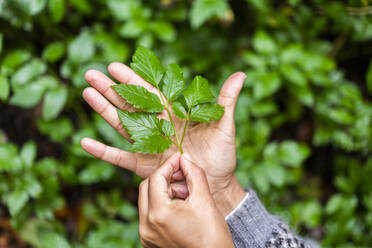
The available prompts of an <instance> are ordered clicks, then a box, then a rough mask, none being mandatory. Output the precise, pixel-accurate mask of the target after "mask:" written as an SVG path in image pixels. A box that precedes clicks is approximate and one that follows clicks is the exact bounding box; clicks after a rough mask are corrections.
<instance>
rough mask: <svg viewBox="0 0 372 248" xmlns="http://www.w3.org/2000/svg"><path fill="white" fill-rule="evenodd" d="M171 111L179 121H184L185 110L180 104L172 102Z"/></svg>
mask: <svg viewBox="0 0 372 248" xmlns="http://www.w3.org/2000/svg"><path fill="white" fill-rule="evenodd" d="M172 110H173V113H174V114H175V115H176V116H177V117H178V118H180V119H186V116H187V113H186V110H185V108H184V107H183V105H182V103H180V102H173V103H172Z"/></svg>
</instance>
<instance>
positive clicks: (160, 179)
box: [149, 153, 180, 204]
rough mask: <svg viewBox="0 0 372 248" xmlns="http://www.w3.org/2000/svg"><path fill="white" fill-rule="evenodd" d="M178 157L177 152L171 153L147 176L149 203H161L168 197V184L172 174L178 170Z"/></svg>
mask: <svg viewBox="0 0 372 248" xmlns="http://www.w3.org/2000/svg"><path fill="white" fill-rule="evenodd" d="M179 159H180V154H179V153H175V154H173V155H172V156H171V157H170V158H169V159H168V160H167V161H166V162H165V163H164V164H163V165H161V166H160V167H159V168H158V169H157V170H156V171H155V172H154V173H153V174H152V176H151V177H150V178H149V201H150V204H158V203H160V204H162V203H164V201H165V200H167V199H170V196H169V185H170V182H171V178H172V175H173V174H174V172H176V171H178V170H179ZM159 201H160V202H159Z"/></svg>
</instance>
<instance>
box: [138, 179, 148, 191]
mask: <svg viewBox="0 0 372 248" xmlns="http://www.w3.org/2000/svg"><path fill="white" fill-rule="evenodd" d="M147 181H148V179H146V180H143V181H142V182H141V183H140V185H139V190H140V191H142V190H143V188H144V187H145V186H146V184H147Z"/></svg>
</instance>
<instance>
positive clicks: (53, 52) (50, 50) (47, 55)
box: [43, 41, 66, 63]
mask: <svg viewBox="0 0 372 248" xmlns="http://www.w3.org/2000/svg"><path fill="white" fill-rule="evenodd" d="M65 53H66V48H65V45H64V44H63V42H60V41H56V42H53V43H50V44H49V45H48V46H47V47H46V48H45V49H44V51H43V58H44V59H46V60H47V61H49V62H52V63H53V62H56V61H58V60H60V59H61V58H62V57H63V55H65Z"/></svg>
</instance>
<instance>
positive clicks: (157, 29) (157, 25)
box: [150, 21, 176, 42]
mask: <svg viewBox="0 0 372 248" xmlns="http://www.w3.org/2000/svg"><path fill="white" fill-rule="evenodd" d="M150 28H151V30H152V31H153V32H154V33H155V34H156V35H157V36H158V38H159V39H160V40H162V41H164V42H172V41H174V40H175V39H176V31H175V29H174V27H173V26H172V24H171V23H169V22H165V21H155V22H151V26H150Z"/></svg>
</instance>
